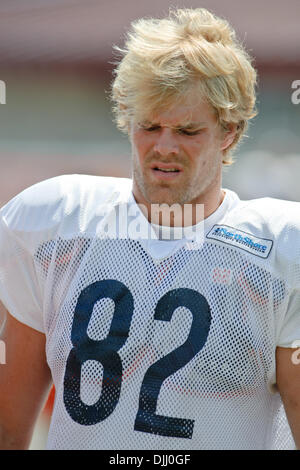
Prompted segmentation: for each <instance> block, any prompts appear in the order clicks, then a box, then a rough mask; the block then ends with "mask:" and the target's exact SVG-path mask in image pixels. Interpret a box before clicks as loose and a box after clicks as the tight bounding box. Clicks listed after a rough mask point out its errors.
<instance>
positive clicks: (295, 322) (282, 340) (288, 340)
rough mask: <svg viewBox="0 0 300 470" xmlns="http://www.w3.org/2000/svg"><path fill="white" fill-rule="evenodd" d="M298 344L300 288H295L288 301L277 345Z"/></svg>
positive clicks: (296, 345) (290, 345)
mask: <svg viewBox="0 0 300 470" xmlns="http://www.w3.org/2000/svg"><path fill="white" fill-rule="evenodd" d="M299 345H300V288H299V289H295V290H294V291H293V292H292V294H291V296H290V300H289V303H288V308H287V312H286V314H285V317H284V321H283V323H282V326H281V329H280V332H279V338H278V342H277V346H281V347H283V348H296V347H299Z"/></svg>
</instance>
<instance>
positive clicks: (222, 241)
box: [0, 9, 300, 450]
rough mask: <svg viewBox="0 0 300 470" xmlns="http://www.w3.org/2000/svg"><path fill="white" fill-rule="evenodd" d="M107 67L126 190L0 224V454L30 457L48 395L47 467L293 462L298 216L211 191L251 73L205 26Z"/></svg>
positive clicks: (137, 48)
mask: <svg viewBox="0 0 300 470" xmlns="http://www.w3.org/2000/svg"><path fill="white" fill-rule="evenodd" d="M119 52H120V53H121V59H120V61H119V63H118V65H117V67H116V70H115V78H114V81H113V85H112V99H113V102H114V111H115V114H116V121H117V124H118V127H119V128H120V129H121V130H123V131H125V132H127V133H128V136H129V139H130V142H131V145H132V166H133V172H132V179H122V178H113V177H101V176H88V175H62V176H60V177H56V178H52V179H49V180H46V181H43V182H41V183H38V184H36V185H34V186H32V187H30V188H28V189H26V190H25V191H23V192H22V193H21V194H19V195H17V196H16V197H15V198H14V199H12V200H11V201H10V202H9V203H8V204H6V205H5V206H4V207H3V208H2V209H1V211H0V216H1V217H0V298H1V300H2V302H3V304H4V306H5V308H6V310H7V318H6V323H5V326H4V328H3V332H2V336H1V339H2V341H4V343H5V345H6V355H7V357H6V364H5V365H2V366H0V367H1V375H0V441H1V447H2V448H4V449H24V448H27V447H28V445H29V443H30V440H31V435H32V430H33V428H34V425H35V422H36V418H37V416H38V414H39V412H40V409H41V406H42V404H43V403H44V400H45V397H46V396H47V394H48V391H49V387H50V385H51V384H52V381H53V383H54V386H55V390H56V396H55V403H54V409H53V415H52V420H51V426H50V431H49V436H48V443H47V448H48V449H155V450H159V449H164V450H166V449H169V450H176V449H180V450H181V449H188V450H192V449H293V448H295V447H296V446H298V447H299V446H300V366H299V361H297V360H295V358H296V359H297V350H296V349H295V342H297V340H299V339H300V317H299V310H300V219H299V213H300V204H299V203H292V202H286V201H280V200H275V199H270V198H264V199H258V200H250V201H241V200H240V199H239V197H238V195H237V194H235V193H234V192H232V191H231V190H229V189H224V188H222V168H223V165H229V164H231V163H232V151H233V149H234V148H235V147H236V145H237V144H238V142H239V141H240V140H241V138H242V136H243V135H244V133H245V130H246V128H247V123H248V121H249V119H251V118H253V117H254V116H255V114H256V111H255V85H256V72H255V70H254V68H253V66H252V64H251V58H250V57H249V55H248V54H247V52H246V51H245V50H244V48H243V46H242V45H241V44H240V43H239V41H238V40H237V38H236V36H235V33H234V31H233V30H232V28H231V26H230V25H229V24H228V23H227V22H226V21H225V20H223V19H220V18H218V17H216V16H215V15H213V14H212V13H210V12H208V11H207V10H205V9H179V10H171V11H170V14H169V16H168V17H166V18H163V19H141V20H139V21H136V22H134V23H133V25H132V28H131V30H130V32H129V34H128V37H127V41H126V45H125V47H124V49H123V50H121V49H119ZM170 208H171V209H172V210H170ZM198 209H199V210H198ZM168 214H169V216H170V217H169V220H168V221H167V222H166V221H163V217H164V216H166V215H168Z"/></svg>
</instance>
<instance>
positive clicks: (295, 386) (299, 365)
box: [276, 347, 300, 450]
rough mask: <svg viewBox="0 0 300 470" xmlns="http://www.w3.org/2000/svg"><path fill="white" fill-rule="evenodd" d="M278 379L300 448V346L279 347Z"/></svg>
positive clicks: (297, 446)
mask: <svg viewBox="0 0 300 470" xmlns="http://www.w3.org/2000/svg"><path fill="white" fill-rule="evenodd" d="M276 379H277V380H276V381H277V386H278V390H279V393H280V395H281V398H282V401H283V404H284V408H285V412H286V415H287V419H288V422H289V425H290V428H291V431H292V434H293V437H294V440H295V443H296V448H297V449H298V450H300V348H295V349H293V348H282V347H277V349H276Z"/></svg>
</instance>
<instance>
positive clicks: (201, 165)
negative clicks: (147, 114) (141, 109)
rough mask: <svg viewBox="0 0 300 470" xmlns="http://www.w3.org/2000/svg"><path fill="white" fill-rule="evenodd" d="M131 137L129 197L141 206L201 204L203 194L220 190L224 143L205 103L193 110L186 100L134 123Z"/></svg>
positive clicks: (219, 128)
mask: <svg viewBox="0 0 300 470" xmlns="http://www.w3.org/2000/svg"><path fill="white" fill-rule="evenodd" d="M130 137H131V144H132V159H133V193H134V196H135V198H136V200H137V202H138V203H139V204H145V205H149V203H156V204H162V203H166V204H170V205H171V204H175V203H178V204H188V203H202V202H203V201H204V199H205V194H206V193H209V192H211V191H214V189H215V190H216V191H220V185H221V172H222V149H224V148H225V147H226V146H227V145H225V144H224V131H222V129H221V127H220V125H219V124H218V123H217V118H216V116H215V114H214V111H213V108H212V107H211V106H210V105H209V104H208V103H206V102H201V104H198V105H197V106H195V105H192V104H191V100H189V102H186V103H184V104H182V105H180V106H177V107H174V108H173V109H172V110H171V111H166V112H162V113H159V114H157V115H155V116H153V117H152V118H151V119H149V120H145V121H143V122H139V123H137V122H136V123H133V124H132V127H131V133H130ZM224 145H225V147H224ZM228 145H229V144H228ZM172 170H174V171H172ZM203 196H204V197H203Z"/></svg>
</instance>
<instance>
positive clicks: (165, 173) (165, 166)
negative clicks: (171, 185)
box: [150, 162, 183, 181]
mask: <svg viewBox="0 0 300 470" xmlns="http://www.w3.org/2000/svg"><path fill="white" fill-rule="evenodd" d="M150 170H151V173H152V174H153V175H154V177H155V178H157V179H159V180H163V181H166V180H172V179H176V178H178V177H179V176H180V174H181V173H182V172H183V169H182V167H181V166H180V165H178V164H177V163H160V162H154V163H152V165H151V166H150Z"/></svg>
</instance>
